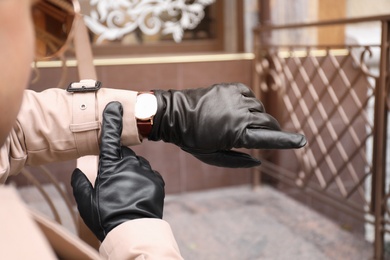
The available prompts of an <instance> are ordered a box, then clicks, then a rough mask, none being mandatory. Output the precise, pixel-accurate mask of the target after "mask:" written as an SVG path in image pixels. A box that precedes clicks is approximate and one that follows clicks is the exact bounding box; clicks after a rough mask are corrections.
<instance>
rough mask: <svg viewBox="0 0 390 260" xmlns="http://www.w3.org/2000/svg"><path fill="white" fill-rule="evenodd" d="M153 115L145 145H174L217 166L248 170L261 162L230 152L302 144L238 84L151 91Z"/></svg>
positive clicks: (300, 140) (297, 135)
mask: <svg viewBox="0 0 390 260" xmlns="http://www.w3.org/2000/svg"><path fill="white" fill-rule="evenodd" d="M154 94H155V95H156V97H157V105H158V109H157V113H156V115H155V117H154V119H153V127H152V130H151V133H150V134H149V136H148V139H149V140H152V141H158V140H163V141H165V142H169V143H173V144H176V145H178V146H179V147H180V148H181V149H183V150H184V151H187V152H189V153H191V154H192V155H194V156H195V157H197V158H198V159H199V160H201V161H203V162H205V163H208V164H211V165H216V166H221V167H231V168H238V167H253V166H257V165H259V164H260V161H258V160H257V159H255V158H253V157H251V156H250V155H248V154H246V153H242V152H237V151H232V150H231V149H232V148H249V149H252V148H254V149H290V148H300V147H302V146H304V145H305V144H306V139H305V137H304V136H303V135H301V134H295V133H286V132H282V131H281V130H280V126H279V123H278V122H277V121H276V119H275V118H273V117H272V116H270V115H269V114H266V113H265V109H264V107H263V104H262V103H261V102H260V101H259V100H257V99H256V97H255V95H254V94H253V92H252V91H251V90H250V89H249V88H248V87H247V86H245V85H243V84H240V83H237V84H235V83H232V84H218V85H213V86H211V87H209V88H199V89H186V90H168V91H164V90H154Z"/></svg>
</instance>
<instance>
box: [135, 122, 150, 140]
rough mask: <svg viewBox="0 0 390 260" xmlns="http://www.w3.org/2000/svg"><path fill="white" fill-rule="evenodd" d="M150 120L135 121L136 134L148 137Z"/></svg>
mask: <svg viewBox="0 0 390 260" xmlns="http://www.w3.org/2000/svg"><path fill="white" fill-rule="evenodd" d="M152 125H153V124H152V120H151V119H148V120H140V119H137V127H138V132H139V134H140V135H141V136H143V137H148V136H149V134H150V132H151V131H152Z"/></svg>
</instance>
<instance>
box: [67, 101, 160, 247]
mask: <svg viewBox="0 0 390 260" xmlns="http://www.w3.org/2000/svg"><path fill="white" fill-rule="evenodd" d="M122 115H123V110H122V105H121V104H120V103H119V102H111V103H109V104H108V105H107V106H106V108H105V109H104V112H103V126H102V135H101V147H100V148H101V149H100V158H99V169H98V174H97V178H96V181H95V186H94V187H92V185H91V183H90V182H89V181H88V179H87V177H86V176H85V175H84V173H83V172H82V171H81V170H79V169H75V170H74V172H73V175H72V179H71V184H72V188H73V195H74V197H75V199H76V202H77V208H78V210H79V212H80V215H81V218H82V219H83V220H84V222H85V224H86V225H87V226H88V227H89V228H90V229H91V231H92V232H93V233H94V234H95V235H96V236H97V238H98V239H99V240H100V241H103V240H104V238H105V237H106V235H107V234H108V233H109V232H110V231H111V230H112V229H113V228H115V227H116V226H118V225H120V224H122V223H123V222H126V221H128V220H133V219H138V218H160V219H161V218H162V215H163V205H164V196H165V192H164V185H165V184H164V180H163V179H162V177H161V175H160V174H159V173H158V172H156V171H153V170H152V168H151V166H150V164H149V162H148V161H147V160H145V159H144V158H142V157H138V156H136V154H135V153H134V152H133V151H132V150H130V149H129V148H127V147H121V145H120V137H121V133H122Z"/></svg>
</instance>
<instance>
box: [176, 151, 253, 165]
mask: <svg viewBox="0 0 390 260" xmlns="http://www.w3.org/2000/svg"><path fill="white" fill-rule="evenodd" d="M183 150H184V149H183ZM185 151H186V150H185ZM186 152H189V153H191V154H192V155H193V156H195V157H196V158H197V159H199V160H200V161H202V162H204V163H207V164H210V165H214V166H218V167H225V168H250V167H254V166H259V165H260V164H261V162H260V161H259V160H257V159H256V158H254V157H252V156H250V155H249V154H246V153H242V152H237V151H233V150H230V151H217V152H214V153H204V154H203V153H194V152H190V151H186Z"/></svg>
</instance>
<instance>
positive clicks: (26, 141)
mask: <svg viewBox="0 0 390 260" xmlns="http://www.w3.org/2000/svg"><path fill="white" fill-rule="evenodd" d="M136 95H137V92H134V91H128V90H115V89H108V88H102V89H100V90H99V91H97V92H88V93H77V94H72V93H68V92H66V91H65V90H62V89H48V90H45V91H43V92H40V93H37V92H34V91H31V90H26V91H25V96H24V100H23V104H22V107H21V109H20V112H19V115H18V117H17V121H16V124H15V126H14V128H13V130H12V132H11V133H10V135H9V137H8V138H7V140H6V143H5V144H4V145H3V146H2V147H1V148H0V182H2V183H4V182H5V180H6V179H7V177H8V176H9V175H14V174H17V173H18V172H20V170H21V169H22V168H23V167H24V165H39V164H44V163H49V162H55V161H64V160H72V159H76V158H79V157H81V156H85V155H97V154H98V153H99V146H98V140H99V136H100V125H101V122H102V112H103V109H104V108H105V106H106V105H107V103H109V102H111V101H119V102H121V103H122V105H123V111H124V113H123V119H124V120H123V132H122V144H123V145H126V146H132V145H136V144H140V143H141V140H140V139H139V136H138V131H137V126H136V121H135V117H134V104H135V99H136ZM69 174H71V173H69ZM0 194H3V195H4V196H3V195H0V198H2V202H1V208H0V216H1V215H3V216H9V217H8V218H6V219H4V218H5V217H3V219H2V220H1V217H0V220H1V223H8V224H6V225H0V245H1V247H4V248H8V249H11V250H2V249H1V250H0V259H12V258H13V257H12V252H13V253H14V254H15V255H14V256H15V258H14V259H18V257H17V256H18V254H19V253H21V252H35V253H36V252H37V251H39V252H49V253H47V258H48V259H50V256H53V255H54V254H53V252H52V251H53V248H54V250H55V251H56V253H58V248H56V247H55V246H53V243H50V242H51V241H50V240H51V239H52V237H50V236H49V237H48V236H47V232H43V233H42V230H43V231H45V230H46V231H47V230H56V229H58V230H61V228H60V227H55V226H56V224H54V223H52V222H50V221H46V220H45V219H44V217H42V216H39V215H38V214H36V213H33V214H32V215H31V213H30V212H29V211H28V210H26V209H24V210H23V209H22V208H23V207H24V206H23V205H22V203H21V201H20V199H18V197H17V195H16V193H15V192H14V191H12V189H11V190H10V189H9V188H6V187H4V186H3V187H2V188H1V192H0ZM4 198H7V199H4ZM15 205H19V206H15ZM15 208H16V209H15ZM13 210H15V211H14V212H13ZM3 213H4V214H3ZM5 213H7V214H5ZM16 216H18V217H16ZM19 217H20V218H19ZM31 217H33V219H34V220H35V221H31ZM29 219H30V220H29ZM22 223H23V224H22ZM36 223H38V224H39V225H38V226H39V227H40V229H39V228H37V227H36ZM42 223H44V224H42ZM47 223H49V224H47ZM24 225H25V226H24ZM34 225H35V227H34ZM10 227H24V228H16V229H13V228H10ZM42 227H46V228H42ZM2 229H8V230H2ZM24 229H25V230H24ZM27 230H29V231H28V233H26V232H27ZM7 231H8V232H7ZM10 232H12V236H10ZM49 233H50V232H49ZM51 233H53V231H51ZM54 233H56V234H57V235H56V236H58V237H60V238H61V237H63V236H64V235H63V234H64V233H63V232H54ZM65 233H66V232H65ZM26 234H28V235H26ZM42 234H45V236H42ZM68 235H69V234H68ZM10 237H12V238H13V239H9V238H10ZM45 240H46V242H42V241H45ZM72 241H76V242H75V245H76V246H77V245H78V243H80V245H82V246H81V248H84V249H85V248H87V246H86V245H85V244H83V242H81V241H80V240H77V238H74V240H72ZM35 242H37V244H36V243H35ZM47 242H49V243H47ZM15 243H16V244H15ZM64 244H66V243H60V245H64ZM48 245H51V246H48ZM60 247H61V246H60ZM16 248H19V249H20V250H16ZM13 249H15V250H13ZM41 250H42V251H41ZM9 251H11V253H10V252H9ZM64 251H65V252H66V251H67V250H64ZM87 251H88V250H87ZM68 252H69V251H68ZM88 252H89V253H91V252H90V251H88ZM88 252H87V253H88ZM99 252H100V257H102V258H107V259H181V256H180V252H179V249H178V246H177V244H176V241H175V239H174V236H173V234H172V230H171V228H170V226H169V224H168V223H167V222H165V221H164V220H160V219H137V220H132V221H128V222H125V223H123V224H121V225H119V226H118V227H116V228H115V229H113V230H112V231H111V232H110V233H109V234H108V235H107V237H106V238H105V240H104V241H103V242H102V244H101V246H100V248H99ZM10 254H11V255H10ZM27 255H28V254H27ZM30 256H33V254H30ZM33 258H35V257H33ZM91 258H94V257H91ZM39 259H45V258H39Z"/></svg>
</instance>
